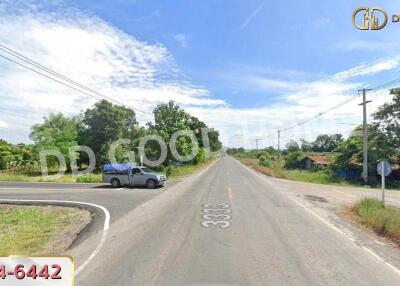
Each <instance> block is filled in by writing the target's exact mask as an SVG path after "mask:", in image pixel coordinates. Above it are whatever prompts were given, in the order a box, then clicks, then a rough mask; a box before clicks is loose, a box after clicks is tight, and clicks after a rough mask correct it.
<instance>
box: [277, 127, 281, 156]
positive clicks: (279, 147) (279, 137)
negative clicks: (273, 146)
mask: <svg viewBox="0 0 400 286" xmlns="http://www.w3.org/2000/svg"><path fill="white" fill-rule="evenodd" d="M280 150H281V131H280V130H278V151H280Z"/></svg>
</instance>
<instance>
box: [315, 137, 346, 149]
mask: <svg viewBox="0 0 400 286" xmlns="http://www.w3.org/2000/svg"><path fill="white" fill-rule="evenodd" d="M342 142H343V136H342V135H341V134H333V135H327V134H321V135H318V137H317V139H316V140H315V141H314V142H313V143H312V150H313V151H315V152H332V151H333V150H335V149H336V148H337V147H338V146H339V144H340V143H342Z"/></svg>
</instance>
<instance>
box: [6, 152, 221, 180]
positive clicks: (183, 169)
mask: <svg viewBox="0 0 400 286" xmlns="http://www.w3.org/2000/svg"><path fill="white" fill-rule="evenodd" d="M215 160H216V158H213V159H210V160H208V161H206V162H203V163H200V164H197V165H182V166H179V167H174V166H170V167H168V174H167V175H168V178H179V177H184V176H188V175H190V174H193V173H195V172H196V171H198V170H200V169H202V168H204V167H205V166H208V165H209V164H210V163H211V162H213V161H215ZM0 181H13V182H52V183H101V182H102V175H101V174H95V173H92V174H87V175H82V176H73V175H72V174H65V175H64V176H62V177H60V178H57V179H55V180H47V181H45V180H43V178H42V176H41V175H40V174H18V173H12V172H0Z"/></svg>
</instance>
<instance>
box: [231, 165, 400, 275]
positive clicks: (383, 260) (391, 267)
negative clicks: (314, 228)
mask: <svg viewBox="0 0 400 286" xmlns="http://www.w3.org/2000/svg"><path fill="white" fill-rule="evenodd" d="M239 164H240V165H241V166H243V167H245V169H247V170H248V171H250V172H251V173H253V174H254V175H256V176H257V177H259V178H261V179H263V180H264V181H265V182H267V181H266V180H265V177H263V176H262V175H261V174H259V173H256V172H255V171H253V170H252V169H250V168H249V167H247V166H245V165H243V164H241V163H239ZM267 184H268V185H270V186H271V187H273V186H272V185H271V184H270V183H269V182H267ZM285 195H286V196H287V197H288V198H289V199H290V200H291V201H293V202H294V203H296V204H297V205H299V206H301V207H302V208H303V209H304V210H306V211H307V212H308V213H309V214H311V215H313V216H314V217H316V218H317V219H319V220H320V221H322V222H323V223H324V224H326V225H327V226H329V227H330V228H332V229H333V230H335V231H336V232H338V233H340V234H341V235H343V236H344V237H346V238H347V239H349V240H350V241H351V242H352V243H353V244H354V245H356V246H358V247H359V248H361V249H363V250H364V251H366V252H368V253H369V254H370V255H372V256H373V257H375V258H376V259H377V260H378V261H380V262H381V263H383V264H384V265H386V266H387V267H389V268H390V269H392V270H393V271H394V272H396V273H397V274H399V275H400V270H399V269H398V268H397V267H395V266H394V265H392V264H390V263H389V262H387V261H386V260H385V259H383V258H382V257H380V256H379V255H378V254H376V253H375V252H374V251H373V250H372V249H370V248H368V247H365V246H360V245H358V244H357V243H356V242H355V240H354V238H352V237H351V236H350V235H349V234H347V233H346V232H344V231H342V230H340V229H339V228H337V227H336V226H335V225H333V224H332V223H331V222H329V221H327V220H326V219H324V218H323V217H321V216H320V215H319V214H317V213H316V212H314V211H313V210H311V209H310V208H308V207H307V206H306V205H304V204H302V203H301V202H299V201H297V200H295V199H294V198H292V197H290V196H289V195H287V194H285Z"/></svg>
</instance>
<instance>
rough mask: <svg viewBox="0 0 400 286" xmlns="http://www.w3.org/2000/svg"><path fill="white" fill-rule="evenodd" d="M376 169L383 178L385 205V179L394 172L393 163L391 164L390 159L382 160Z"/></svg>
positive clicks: (383, 199)
mask: <svg viewBox="0 0 400 286" xmlns="http://www.w3.org/2000/svg"><path fill="white" fill-rule="evenodd" d="M376 169H377V170H378V174H379V175H381V178H382V204H383V205H385V184H386V182H385V180H386V176H389V175H390V174H391V173H392V165H390V163H389V162H388V161H380V162H379V163H378V166H377V168H376Z"/></svg>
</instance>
